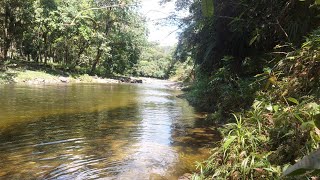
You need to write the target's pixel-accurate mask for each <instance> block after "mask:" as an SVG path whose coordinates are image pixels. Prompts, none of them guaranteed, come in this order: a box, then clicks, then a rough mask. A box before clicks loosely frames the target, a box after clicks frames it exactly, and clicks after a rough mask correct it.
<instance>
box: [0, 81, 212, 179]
mask: <svg viewBox="0 0 320 180" xmlns="http://www.w3.org/2000/svg"><path fill="white" fill-rule="evenodd" d="M159 82H160V83H159ZM159 82H158V83H155V84H68V85H38V86H28V85H3V86H0V179H139V180H140V179H177V177H178V176H180V175H182V174H184V173H186V172H190V171H193V170H194V169H195V161H201V160H203V159H205V158H206V157H208V155H209V150H210V149H209V146H211V145H212V143H214V141H215V140H216V139H217V136H216V135H215V134H216V132H215V131H213V130H211V129H209V128H208V125H207V124H206V123H204V122H205V121H204V120H203V115H201V114H198V113H195V111H194V109H193V108H192V107H191V106H189V104H188V102H186V100H184V99H180V98H177V97H176V95H178V94H179V93H181V92H180V91H177V90H172V89H169V88H167V87H166V83H161V81H159Z"/></svg>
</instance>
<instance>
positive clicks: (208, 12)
mask: <svg viewBox="0 0 320 180" xmlns="http://www.w3.org/2000/svg"><path fill="white" fill-rule="evenodd" d="M201 7H202V14H203V15H204V16H205V17H212V16H213V12H214V5H213V0H202V1H201Z"/></svg>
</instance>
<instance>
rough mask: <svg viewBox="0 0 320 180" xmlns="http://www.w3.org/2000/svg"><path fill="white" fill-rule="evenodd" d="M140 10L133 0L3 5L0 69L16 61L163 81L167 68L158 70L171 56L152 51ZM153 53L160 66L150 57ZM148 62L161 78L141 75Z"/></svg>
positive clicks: (36, 0) (6, 0)
mask: <svg viewBox="0 0 320 180" xmlns="http://www.w3.org/2000/svg"><path fill="white" fill-rule="evenodd" d="M139 6H140V4H139V2H138V1H135V0H126V1H118V0H115V1H109V0H108V1H105V0H98V1H93V0H92V1H90V0H89V1H88V0H81V1H78V0H72V1H60V0H27V1H25V0H2V1H1V2H0V13H1V16H0V22H1V23H0V29H1V33H0V44H1V45H0V52H1V53H0V58H1V59H3V60H2V62H1V63H2V64H4V62H5V61H6V60H12V59H16V60H18V61H28V62H35V63H37V64H44V65H52V66H55V67H58V68H61V69H63V70H65V71H73V72H78V73H82V74H91V75H99V76H105V75H112V74H130V75H132V74H133V75H144V76H150V77H158V78H164V77H165V76H167V74H166V73H165V72H163V71H165V70H164V69H167V68H166V67H167V65H164V66H162V65H161V68H160V69H159V68H158V66H157V65H156V63H164V64H170V61H171V57H170V56H169V53H170V51H165V52H164V53H163V50H161V47H160V46H159V45H158V44H155V43H153V45H149V44H150V43H148V42H147V39H146V37H147V34H148V30H147V29H146V27H145V17H143V16H142V15H141V13H139V11H138V9H139ZM151 44H152V43H151ZM151 48H154V50H153V51H154V52H156V53H158V55H156V54H152V55H151V54H150V53H149V55H150V56H155V57H156V58H158V59H157V60H156V59H152V57H146V55H148V53H144V52H145V49H151ZM146 51H152V50H146ZM158 51H159V52H158ZM142 53H144V55H143V57H142V60H141V61H142V62H139V61H140V56H141V54H142ZM145 59H149V60H148V61H149V62H150V61H155V62H152V63H153V64H150V65H151V66H154V67H153V68H158V69H159V73H158V74H150V73H148V72H145V71H146V70H144V69H143V67H142V69H141V70H138V69H137V67H140V66H145V65H144V64H143V63H144V62H143V61H146V60H145ZM156 61H157V62H156ZM155 73H156V72H155Z"/></svg>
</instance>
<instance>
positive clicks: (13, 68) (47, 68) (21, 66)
mask: <svg viewBox="0 0 320 180" xmlns="http://www.w3.org/2000/svg"><path fill="white" fill-rule="evenodd" d="M118 79H119V78H107V77H97V76H90V75H88V74H83V73H80V72H75V71H68V70H67V69H64V68H62V67H58V66H54V65H39V64H37V63H33V62H26V61H14V60H11V61H6V62H5V63H3V64H2V65H1V71H0V84H12V83H19V84H21V83H26V84H58V83H92V82H95V83H117V82H119V80H118Z"/></svg>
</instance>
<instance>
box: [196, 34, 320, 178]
mask: <svg viewBox="0 0 320 180" xmlns="http://www.w3.org/2000/svg"><path fill="white" fill-rule="evenodd" d="M317 34H319V31H318V30H316V31H314V32H313V33H312V34H311V35H310V36H309V37H308V38H307V40H306V43H303V45H302V46H301V49H298V50H295V51H294V52H289V53H288V54H287V56H286V57H284V58H283V59H282V60H280V61H278V62H279V63H277V65H276V66H275V68H273V69H270V68H265V70H264V73H262V74H260V75H258V76H255V77H256V81H255V82H254V83H253V84H257V86H258V87H260V90H259V91H257V93H256V94H255V96H254V98H255V100H254V102H253V104H252V107H251V108H250V109H247V110H246V111H242V112H239V113H238V115H234V118H233V122H231V123H228V124H225V125H223V127H222V128H220V132H221V134H222V137H223V138H222V140H221V142H220V144H219V146H218V147H217V148H215V149H214V150H213V152H214V153H213V154H212V156H211V157H210V158H209V159H208V160H207V161H205V162H204V163H200V164H199V165H198V167H199V169H200V172H199V173H198V174H196V175H195V179H212V178H218V179H219V178H221V179H248V178H249V179H279V178H280V177H281V176H283V175H293V176H294V175H295V176H294V178H297V179H301V178H312V177H316V176H317V175H319V173H318V171H313V170H315V169H316V170H318V169H319V167H318V158H317V156H318V151H319V150H318V151H316V152H315V153H311V154H310V155H309V156H306V157H304V158H303V159H301V158H302V157H303V156H304V155H306V154H309V153H310V152H311V151H313V150H316V149H319V143H320V130H319V127H320V126H319V124H320V119H319V117H320V105H319V102H320V101H319V98H320V97H319V93H318V88H319V84H318V78H319V73H312V72H314V71H317V72H319V71H318V70H319V68H318V63H317V61H318V60H319V54H318V51H319V49H318V47H316V46H312V45H311V44H316V43H317V42H316V41H317V40H318V37H317ZM313 41H315V42H313ZM313 48H314V49H313ZM310 49H312V50H310ZM291 57H294V58H291ZM226 65H227V64H225V67H227V66H226ZM314 68H316V69H317V70H314ZM218 72H219V71H218ZM218 72H216V74H215V75H214V76H216V77H217V74H219V73H218ZM304 72H307V73H308V77H307V78H306V77H304V76H303V74H304ZM301 73H302V75H301ZM226 74H227V73H226V72H224V73H223V75H226ZM218 77H220V78H221V77H226V76H222V75H221V74H220V76H218ZM227 77H228V76H227ZM272 77H276V78H273V79H272V83H271V84H272V85H270V86H268V88H265V84H268V83H269V82H270V81H271V80H270V78H272ZM306 80H308V82H305V81H306ZM221 84H222V83H219V84H215V86H214V87H217V86H219V88H222V87H223V86H224V85H221ZM206 87H208V86H205V85H204V86H203V88H206ZM217 89H218V88H217ZM231 91H235V90H231ZM218 95H219V96H221V95H220V94H218ZM219 96H218V97H219ZM207 97H208V95H207ZM229 102H232V103H234V102H235V98H232V99H226V101H225V103H226V104H228V103H229ZM216 105H217V104H216ZM227 110H228V109H227ZM238 111H239V110H238ZM299 159H301V161H299V162H298V163H297V164H295V165H293V166H291V167H289V168H287V167H288V164H292V163H294V162H296V161H297V160H299ZM283 169H286V171H284V173H282V172H283ZM297 175H298V176H297ZM282 178H286V177H282Z"/></svg>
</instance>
